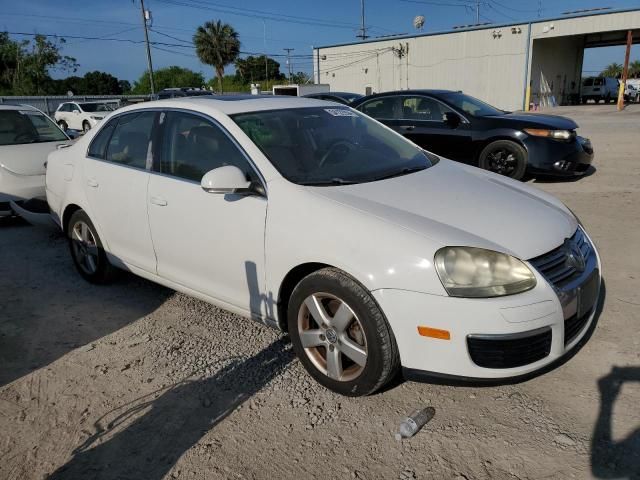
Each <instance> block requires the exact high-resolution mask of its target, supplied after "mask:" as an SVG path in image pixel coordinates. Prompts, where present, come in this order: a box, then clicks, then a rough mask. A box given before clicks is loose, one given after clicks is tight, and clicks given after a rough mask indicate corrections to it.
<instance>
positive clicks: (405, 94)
mask: <svg viewBox="0 0 640 480" xmlns="http://www.w3.org/2000/svg"><path fill="white" fill-rule="evenodd" d="M407 97H410V98H419V97H422V98H428V99H429V100H433V101H434V102H437V103H439V104H440V105H444V106H445V107H446V108H447V109H448V110H451V111H452V112H455V113H456V114H458V115H460V118H461V119H462V123H467V124H470V123H471V122H470V121H469V119H467V117H466V116H465V115H464V114H462V113H460V112H459V111H458V109H457V108H453V107H452V106H451V105H448V104H446V103H444V102H443V101H441V100H438V99H437V98H435V97H432V96H431V95H428V94H410V93H400V94H397V95H384V96H382V97H376V98H372V99H371V100H369V101H367V102H364V103H363V104H362V105H358V108H357V110H358V111H359V112H360V113H364V112H363V111H362V110H360V108H362V107H363V106H365V105H366V104H367V103H370V102H373V101H375V100H381V99H383V98H407ZM364 114H365V115H366V113H364ZM371 118H374V117H371ZM374 120H384V121H386V122H394V121H398V122H409V121H411V122H442V120H416V119H415V118H402V117H400V118H382V117H381V118H374Z"/></svg>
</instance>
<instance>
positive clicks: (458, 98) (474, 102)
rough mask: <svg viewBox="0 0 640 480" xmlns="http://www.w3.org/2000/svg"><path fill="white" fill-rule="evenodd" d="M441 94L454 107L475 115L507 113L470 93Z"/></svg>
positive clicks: (487, 115) (488, 115)
mask: <svg viewBox="0 0 640 480" xmlns="http://www.w3.org/2000/svg"><path fill="white" fill-rule="evenodd" d="M441 96H442V99H443V100H444V101H445V102H448V103H450V104H451V105H453V106H454V107H457V108H459V109H460V110H462V111H463V112H465V113H468V114H469V115H473V116H474V117H490V116H495V115H504V113H505V112H503V111H502V110H498V109H497V108H496V107H492V106H491V105H489V104H488V103H484V102H483V101H481V100H478V99H477V98H474V97H470V96H469V95H465V94H464V93H459V92H456V93H445V94H443V95H441Z"/></svg>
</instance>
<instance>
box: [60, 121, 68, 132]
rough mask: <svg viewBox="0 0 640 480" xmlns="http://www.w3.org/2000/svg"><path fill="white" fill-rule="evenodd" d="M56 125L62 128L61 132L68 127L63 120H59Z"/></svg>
mask: <svg viewBox="0 0 640 480" xmlns="http://www.w3.org/2000/svg"><path fill="white" fill-rule="evenodd" d="M58 126H59V127H60V128H61V129H62V131H63V132H66V131H67V130H68V129H69V125H67V122H65V121H64V120H60V121H59V122H58Z"/></svg>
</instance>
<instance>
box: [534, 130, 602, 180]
mask: <svg viewBox="0 0 640 480" xmlns="http://www.w3.org/2000/svg"><path fill="white" fill-rule="evenodd" d="M524 143H525V147H526V148H527V151H528V153H529V168H528V170H529V172H530V173H535V174H546V175H559V176H579V175H584V174H585V173H586V172H587V170H588V169H589V166H590V165H591V163H592V162H593V157H594V151H593V146H592V145H591V141H590V140H589V139H587V138H584V137H576V139H575V140H574V141H573V142H570V143H563V142H559V141H556V140H549V139H545V138H534V137H528V138H527V139H526V140H525V142H524Z"/></svg>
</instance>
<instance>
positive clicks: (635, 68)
mask: <svg viewBox="0 0 640 480" xmlns="http://www.w3.org/2000/svg"><path fill="white" fill-rule="evenodd" d="M629 78H640V60H634V61H633V62H631V63H629Z"/></svg>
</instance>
